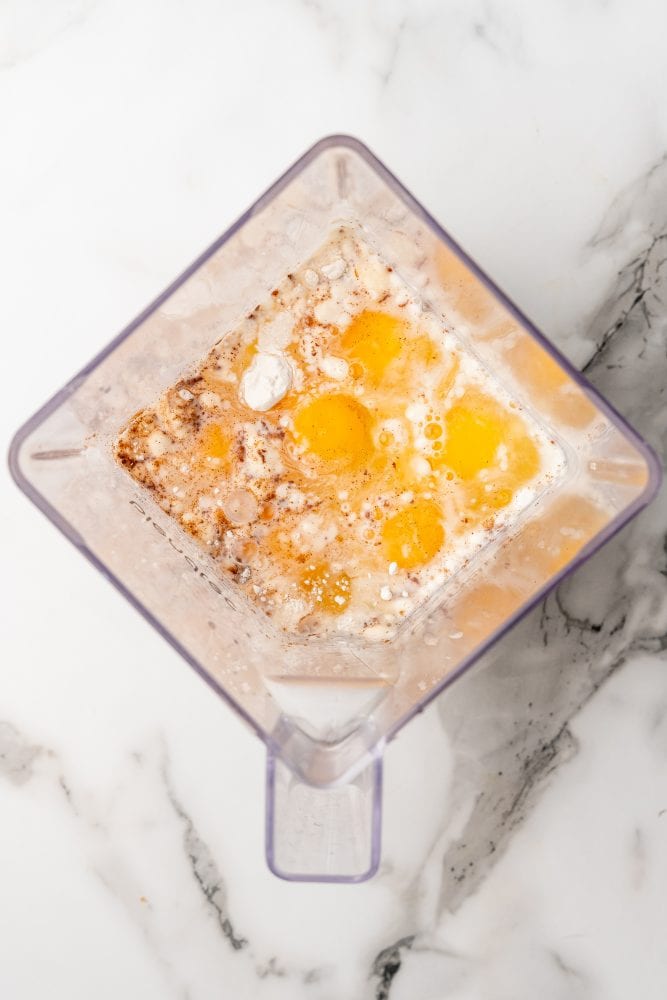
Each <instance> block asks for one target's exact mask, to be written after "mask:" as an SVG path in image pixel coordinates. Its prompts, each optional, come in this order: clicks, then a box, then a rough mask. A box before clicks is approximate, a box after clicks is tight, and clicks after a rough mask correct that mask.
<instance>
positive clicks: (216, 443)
mask: <svg viewBox="0 0 667 1000" xmlns="http://www.w3.org/2000/svg"><path fill="white" fill-rule="evenodd" d="M200 449H201V455H202V457H203V458H205V459H215V460H217V461H216V464H217V462H220V461H222V459H223V458H226V457H227V455H228V453H229V441H228V439H227V438H226V437H225V434H224V432H223V430H222V427H221V426H220V424H208V425H207V426H206V427H205V428H204V430H203V431H202V434H201V437H200Z"/></svg>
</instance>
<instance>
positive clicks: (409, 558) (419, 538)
mask: <svg viewBox="0 0 667 1000" xmlns="http://www.w3.org/2000/svg"><path fill="white" fill-rule="evenodd" d="M444 541H445V532H444V528H443V527H442V511H441V510H440V508H439V507H438V505H437V504H436V503H434V502H433V501H432V500H415V501H414V502H413V503H411V504H410V505H409V506H408V507H405V508H404V509H403V510H400V511H399V512H398V513H397V514H394V515H393V517H390V518H389V520H387V521H386V522H385V523H384V525H383V527H382V546H383V551H384V555H385V557H386V559H387V561H388V562H395V563H397V564H398V565H399V566H400V567H401V568H402V569H415V568H416V567H417V566H423V565H424V564H425V563H427V562H430V561H431V559H433V558H434V556H436V555H437V553H438V552H439V550H440V549H441V548H442V545H443V543H444Z"/></svg>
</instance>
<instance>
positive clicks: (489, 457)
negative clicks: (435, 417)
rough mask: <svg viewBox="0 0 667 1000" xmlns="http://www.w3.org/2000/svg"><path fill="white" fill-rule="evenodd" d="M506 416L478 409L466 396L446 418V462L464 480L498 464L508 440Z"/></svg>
mask: <svg viewBox="0 0 667 1000" xmlns="http://www.w3.org/2000/svg"><path fill="white" fill-rule="evenodd" d="M504 432H505V427H504V421H503V419H502V414H499V413H494V412H493V410H492V409H491V408H488V407H481V406H476V405H475V400H474V399H470V400H467V399H466V398H465V396H464V397H463V399H462V400H461V402H460V403H455V404H454V406H452V408H451V409H450V410H448V411H447V413H446V414H445V443H444V447H443V448H442V451H441V452H440V455H441V458H442V462H443V463H444V464H445V465H447V466H449V468H450V469H451V470H452V472H455V473H456V475H457V476H459V477H460V478H461V479H472V478H473V476H475V475H477V473H478V472H480V471H481V470H482V469H485V468H488V467H489V466H490V465H491V463H492V462H493V460H494V457H495V454H496V451H497V449H498V445H499V444H501V443H502V442H503V440H504V437H505V433H504Z"/></svg>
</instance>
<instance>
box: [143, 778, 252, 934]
mask: <svg viewBox="0 0 667 1000" xmlns="http://www.w3.org/2000/svg"><path fill="white" fill-rule="evenodd" d="M162 776H163V779H164V784H165V787H166V790H167V796H168V798H169V802H170V803H171V806H172V808H173V810H174V812H175V813H176V815H177V817H178V819H179V820H180V821H181V823H182V825H183V847H184V849H185V853H186V855H187V859H188V863H189V865H190V868H191V870H192V874H193V877H194V879H195V882H196V883H197V886H198V888H199V890H200V892H201V893H202V895H203V896H204V899H205V900H206V902H207V903H208V905H209V906H210V907H211V909H212V911H213V913H214V914H215V917H216V920H217V922H218V924H219V926H220V930H221V931H222V933H223V935H224V937H225V938H226V939H227V941H229V943H230V945H231V946H232V948H233V949H234V950H235V951H239V950H240V949H241V948H245V946H246V945H247V944H248V941H247V939H246V938H244V937H240V936H239V935H237V934H236V933H235V931H234V928H233V927H232V923H231V921H230V919H229V916H228V913H227V892H226V889H225V883H224V879H223V877H222V874H221V872H220V870H219V868H218V866H217V864H216V862H215V858H214V857H213V854H212V852H211V849H210V848H209V846H208V844H206V843H205V841H204V840H202V838H201V837H200V835H199V834H198V833H197V830H196V827H195V825H194V823H193V821H192V818H191V816H190V815H189V813H188V812H187V811H186V810H185V808H184V806H183V805H182V804H181V802H180V800H179V799H178V797H177V795H176V793H175V791H174V788H173V785H172V782H171V778H170V775H169V768H168V764H167V763H165V765H164V767H163V771H162Z"/></svg>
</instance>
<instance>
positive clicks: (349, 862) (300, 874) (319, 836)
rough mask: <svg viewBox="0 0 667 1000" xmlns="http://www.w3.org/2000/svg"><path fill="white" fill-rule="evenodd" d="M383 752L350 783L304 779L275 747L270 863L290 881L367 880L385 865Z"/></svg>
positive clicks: (270, 769) (269, 773)
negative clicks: (316, 782)
mask: <svg viewBox="0 0 667 1000" xmlns="http://www.w3.org/2000/svg"><path fill="white" fill-rule="evenodd" d="M381 827H382V755H381V751H380V750H377V751H375V752H374V754H373V757H372V758H371V760H370V762H369V763H368V764H367V765H366V767H365V768H364V769H363V770H362V771H360V772H359V773H358V774H356V775H355V776H354V777H353V778H352V779H350V780H349V781H347V782H345V783H341V784H333V785H326V786H319V785H311V784H308V783H307V782H305V781H303V779H301V778H300V777H298V775H296V774H295V773H294V772H293V771H292V769H291V768H290V767H289V766H288V765H287V764H286V763H285V762H284V761H283V760H282V759H281V758H280V757H279V756H277V755H276V754H275V753H274V752H273V751H272V750H271V749H269V751H268V757H267V770H266V861H267V864H268V866H269V869H270V870H271V871H272V872H273V874H274V875H277V876H278V878H282V879H286V880H287V881H290V882H364V881H365V880H366V879H369V878H371V877H372V876H373V875H375V873H376V871H377V869H378V866H379V864H380V837H381Z"/></svg>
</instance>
